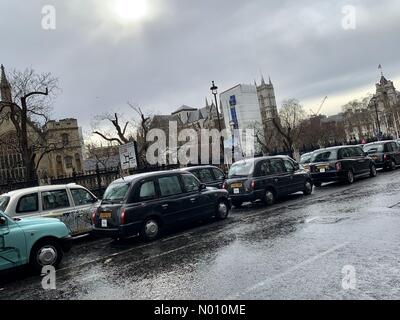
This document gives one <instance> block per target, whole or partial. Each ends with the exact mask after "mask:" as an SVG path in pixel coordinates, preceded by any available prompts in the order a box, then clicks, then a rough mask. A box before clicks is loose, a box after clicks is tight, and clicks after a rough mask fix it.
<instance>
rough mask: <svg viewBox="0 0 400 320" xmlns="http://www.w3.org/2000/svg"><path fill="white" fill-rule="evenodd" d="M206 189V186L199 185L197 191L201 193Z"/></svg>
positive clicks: (203, 184)
mask: <svg viewBox="0 0 400 320" xmlns="http://www.w3.org/2000/svg"><path fill="white" fill-rule="evenodd" d="M206 188H207V185H206V184H205V183H201V184H200V185H199V191H203V190H205V189H206Z"/></svg>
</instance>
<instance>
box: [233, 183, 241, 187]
mask: <svg viewBox="0 0 400 320" xmlns="http://www.w3.org/2000/svg"><path fill="white" fill-rule="evenodd" d="M231 187H232V188H241V187H242V184H241V183H232V185H231Z"/></svg>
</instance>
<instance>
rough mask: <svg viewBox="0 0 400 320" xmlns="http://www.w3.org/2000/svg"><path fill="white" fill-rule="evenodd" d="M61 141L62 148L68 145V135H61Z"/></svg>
mask: <svg viewBox="0 0 400 320" xmlns="http://www.w3.org/2000/svg"><path fill="white" fill-rule="evenodd" d="M61 141H62V144H63V145H64V146H66V145H68V144H69V135H68V133H63V134H62V135H61Z"/></svg>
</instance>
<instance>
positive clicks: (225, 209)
mask: <svg viewBox="0 0 400 320" xmlns="http://www.w3.org/2000/svg"><path fill="white" fill-rule="evenodd" d="M228 214H229V206H228V204H227V203H226V201H225V200H221V201H219V202H218V203H217V208H216V214H215V217H216V218H217V220H224V219H226V218H227V217H228Z"/></svg>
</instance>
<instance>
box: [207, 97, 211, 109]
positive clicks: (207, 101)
mask: <svg viewBox="0 0 400 320" xmlns="http://www.w3.org/2000/svg"><path fill="white" fill-rule="evenodd" d="M209 106H210V105H209V104H208V99H207V97H206V107H209Z"/></svg>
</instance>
